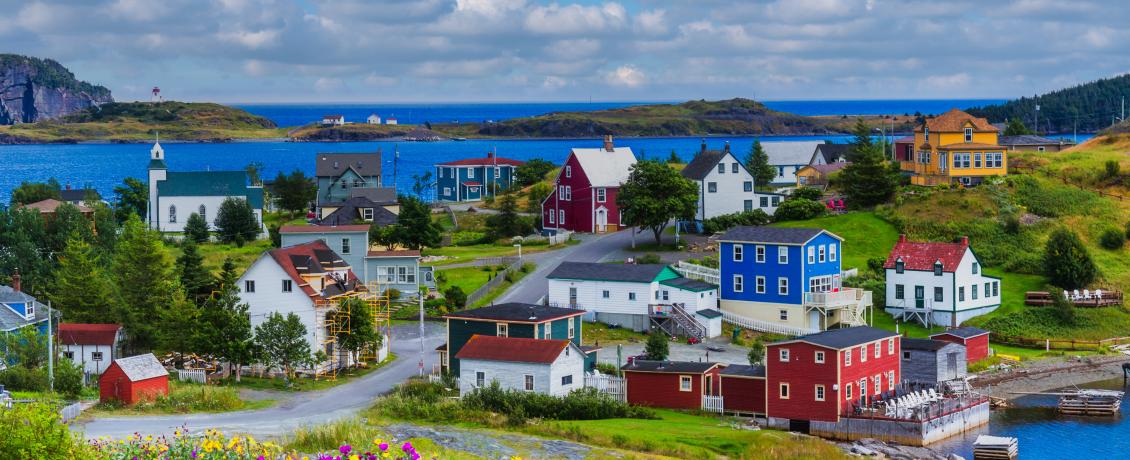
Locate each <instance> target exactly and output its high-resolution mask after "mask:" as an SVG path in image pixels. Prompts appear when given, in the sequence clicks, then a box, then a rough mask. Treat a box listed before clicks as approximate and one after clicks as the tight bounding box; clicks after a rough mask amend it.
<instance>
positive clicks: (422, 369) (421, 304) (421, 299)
mask: <svg viewBox="0 0 1130 460" xmlns="http://www.w3.org/2000/svg"><path fill="white" fill-rule="evenodd" d="M389 348H390V349H391V348H392V347H389ZM420 376H421V377H423V376H424V294H423V293H420Z"/></svg>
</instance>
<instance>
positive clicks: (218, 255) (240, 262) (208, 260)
mask: <svg viewBox="0 0 1130 460" xmlns="http://www.w3.org/2000/svg"><path fill="white" fill-rule="evenodd" d="M196 249H197V251H199V252H200V255H201V256H203V257H204V267H205V268H207V269H208V270H211V271H212V272H213V273H219V272H220V267H222V266H223V265H224V259H226V258H228V257H231V258H232V261H233V262H235V267H236V273H243V271H244V270H247V268H248V267H250V266H251V263H252V262H254V261H255V259H258V258H259V256H260V255H262V254H263V252H264V251H269V250H270V249H272V247H271V240H270V239H266V238H262V239H258V240H255V241H251V242H248V243H245V244H244V245H243V247H238V246H236V245H234V244H225V243H218V242H208V243H204V244H201V245H197V246H196ZM165 250H166V251H168V253H169V256H170V257H172V258H174V259H175V258H177V257H179V256H180V255H181V253H182V252H183V251H181V248H180V247H179V246H174V245H169V244H166V245H165Z"/></svg>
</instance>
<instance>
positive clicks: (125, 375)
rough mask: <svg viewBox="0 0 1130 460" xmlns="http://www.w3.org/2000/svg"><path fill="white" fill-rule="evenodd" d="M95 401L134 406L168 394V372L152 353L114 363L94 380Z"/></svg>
mask: <svg viewBox="0 0 1130 460" xmlns="http://www.w3.org/2000/svg"><path fill="white" fill-rule="evenodd" d="M98 393H99V399H100V400H101V401H102V402H108V401H113V400H118V401H121V402H122V403H124V404H135V403H137V402H139V401H143V400H152V399H156V398H157V397H158V396H164V395H168V394H169V372H168V371H166V370H165V366H162V365H161V362H160V361H157V357H156V356H153V353H146V354H144V355H137V356H130V357H129V358H122V359H115V360H114V362H113V363H111V364H110V367H107V368H106V372H103V373H102V376H101V377H99V378H98Z"/></svg>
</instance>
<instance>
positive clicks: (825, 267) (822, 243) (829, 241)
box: [804, 233, 842, 291]
mask: <svg viewBox="0 0 1130 460" xmlns="http://www.w3.org/2000/svg"><path fill="white" fill-rule="evenodd" d="M829 245H834V246H835V247H836V260H835V261H832V260H830V258H829V257H828V254H829V253H830V250H829V249H828V246H829ZM808 247H813V248H814V249H813V251H814V252H815V254H816V262H815V263H812V264H809V263H808ZM820 247H824V248H825V249H824V252H825V255H824V262H823V263H821V262H820ZM804 251H805V254H804V257H805V260H804V262H805V265H804V290H805V291H807V290H808V282H809V280H810V279H812V278H813V277H817V276H828V275H833V276H834V275H839V274H840V260H841V255H842V254H841V253H840V241H839V240H837V239H835V238H832V237H831V236H829V235H828V234H827V233H821V234H820V235H817V236H816V238H813V239H812V241H810V242H808V244H806V245H805V250H804Z"/></svg>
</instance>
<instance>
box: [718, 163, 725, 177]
mask: <svg viewBox="0 0 1130 460" xmlns="http://www.w3.org/2000/svg"><path fill="white" fill-rule="evenodd" d="M718 174H726V165H725V164H724V163H718Z"/></svg>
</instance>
